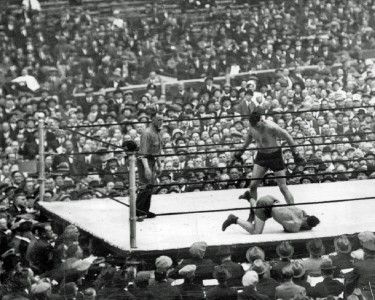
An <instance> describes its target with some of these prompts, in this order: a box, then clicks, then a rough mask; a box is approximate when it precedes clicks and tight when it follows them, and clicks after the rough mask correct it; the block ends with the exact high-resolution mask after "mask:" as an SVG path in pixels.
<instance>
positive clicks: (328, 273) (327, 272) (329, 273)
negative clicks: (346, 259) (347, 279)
mask: <svg viewBox="0 0 375 300" xmlns="http://www.w3.org/2000/svg"><path fill="white" fill-rule="evenodd" d="M334 269H335V266H334V265H333V264H332V260H331V259H330V258H325V259H324V260H323V261H322V263H321V265H320V270H321V273H322V276H323V278H324V279H323V281H322V282H319V283H318V284H317V285H316V286H314V287H313V288H312V289H311V290H310V291H309V296H311V297H314V298H326V297H329V296H336V297H338V296H339V295H340V294H341V293H342V292H343V291H344V285H343V284H342V283H341V282H340V281H338V280H336V279H334V278H333V274H334Z"/></svg>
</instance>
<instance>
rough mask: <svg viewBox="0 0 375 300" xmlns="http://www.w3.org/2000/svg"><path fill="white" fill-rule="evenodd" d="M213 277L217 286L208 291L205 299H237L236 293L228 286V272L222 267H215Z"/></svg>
mask: <svg viewBox="0 0 375 300" xmlns="http://www.w3.org/2000/svg"><path fill="white" fill-rule="evenodd" d="M213 277H214V278H215V279H216V280H217V281H218V283H219V284H218V285H217V286H215V287H213V288H212V289H210V290H208V292H207V295H206V299H207V300H216V299H226V300H235V299H237V291H236V290H235V289H234V288H232V287H229V286H228V279H229V278H230V273H229V272H228V270H227V269H226V268H224V267H222V266H217V267H215V270H214V272H213Z"/></svg>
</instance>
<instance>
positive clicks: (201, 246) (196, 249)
mask: <svg viewBox="0 0 375 300" xmlns="http://www.w3.org/2000/svg"><path fill="white" fill-rule="evenodd" d="M206 249H207V243H206V242H196V243H194V244H193V245H191V247H190V249H189V252H190V254H191V255H192V256H194V257H199V258H203V257H204V255H205V253H206Z"/></svg>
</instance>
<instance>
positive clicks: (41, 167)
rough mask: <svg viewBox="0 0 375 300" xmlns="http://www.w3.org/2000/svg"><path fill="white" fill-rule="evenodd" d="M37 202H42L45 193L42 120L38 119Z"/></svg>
mask: <svg viewBox="0 0 375 300" xmlns="http://www.w3.org/2000/svg"><path fill="white" fill-rule="evenodd" d="M38 131H39V132H38V135H39V179H38V181H39V200H40V201H44V191H45V164H44V119H43V118H40V119H39V124H38Z"/></svg>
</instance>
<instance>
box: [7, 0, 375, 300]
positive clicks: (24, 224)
mask: <svg viewBox="0 0 375 300" xmlns="http://www.w3.org/2000/svg"><path fill="white" fill-rule="evenodd" d="M24 2H25V5H26V4H28V5H29V6H30V7H31V8H33V7H37V6H34V5H36V4H35V3H36V2H37V1H24ZM208 2H209V1H208ZM307 2H308V3H307V5H305V6H304V7H302V8H301V7H299V6H298V1H285V2H284V1H280V2H272V1H269V2H267V3H266V2H261V3H260V5H257V6H244V7H243V8H242V9H241V10H233V9H231V8H230V7H228V8H226V9H225V10H224V11H223V10H219V9H218V7H216V6H215V5H213V4H212V3H211V4H210V5H209V7H207V8H206V9H209V13H207V12H206V16H205V18H204V20H203V23H202V24H199V23H196V22H195V21H194V20H193V16H191V15H189V13H188V12H187V13H186V14H185V13H184V14H182V16H177V14H174V13H172V12H166V11H160V10H158V9H157V7H154V9H153V10H152V13H151V14H150V15H149V16H148V17H147V18H146V17H145V18H138V19H137V18H129V20H128V19H125V18H124V17H123V16H122V15H121V13H120V12H118V11H115V12H114V14H113V15H112V16H110V17H107V18H97V17H92V16H90V14H89V12H87V11H85V10H84V9H82V8H79V7H78V8H67V9H66V10H64V11H62V12H61V14H59V15H58V17H56V16H53V17H51V16H47V15H46V14H44V13H43V10H42V11H39V12H38V11H35V10H33V9H31V10H26V11H25V10H22V9H19V10H7V9H4V10H2V11H1V12H0V56H1V59H0V86H1V90H0V91H1V92H0V120H1V128H0V148H1V149H0V150H1V151H0V153H1V159H0V298H1V297H2V299H4V300H8V299H72V300H73V299H96V298H97V299H168V298H167V297H168V296H166V295H171V297H174V298H172V299H181V297H183V299H204V298H205V297H206V298H207V299H217V297H218V296H220V295H221V296H223V295H225V296H223V297H224V298H225V299H231V297H232V298H233V299H237V297H238V298H239V299H254V298H256V299H267V298H270V299H271V298H275V297H276V298H280V299H291V298H294V297H295V296H298V299H307V298H306V297H314V298H316V297H318V298H323V297H325V296H328V295H331V296H332V295H334V296H337V295H340V294H341V293H343V292H345V293H346V294H347V295H350V294H352V293H353V291H354V294H355V296H351V297H358V298H359V299H361V298H360V297H361V294H360V293H359V291H358V290H357V289H355V288H360V289H361V291H362V293H363V295H364V296H365V297H366V296H367V294H366V293H368V292H370V291H371V284H372V283H374V282H372V280H373V279H372V277H371V276H370V273H371V272H372V270H373V269H374V266H373V264H374V262H373V260H374V258H373V257H374V251H375V236H374V234H373V233H368V232H367V233H363V234H361V235H360V236H359V237H358V238H359V241H360V242H361V248H362V250H359V251H354V252H353V253H352V254H351V255H350V252H351V250H352V249H351V245H350V242H349V241H348V239H347V238H346V237H339V238H337V239H336V240H335V247H336V252H337V253H338V254H337V255H334V256H330V257H329V258H327V257H321V256H322V255H323V254H324V247H323V245H322V242H321V241H320V240H318V239H317V240H313V241H311V242H310V243H309V244H308V251H309V253H310V254H311V257H310V258H309V259H306V260H302V261H297V262H296V261H291V258H292V255H293V247H292V246H291V245H290V244H289V243H283V244H281V245H280V246H279V247H278V248H277V249H278V250H277V251H278V255H279V256H280V261H270V262H266V259H265V255H264V253H263V252H262V250H261V249H258V248H252V249H250V250H249V251H248V252H247V253H246V258H247V260H248V264H247V265H244V268H243V267H240V265H238V264H236V263H233V262H231V252H230V249H228V248H226V247H223V249H221V250H220V251H221V252H220V253H219V254H218V256H219V257H220V261H217V262H216V263H214V262H213V261H211V260H210V259H205V258H204V254H205V250H206V246H207V245H206V244H205V243H203V242H199V243H195V244H194V245H193V246H192V248H191V249H190V254H191V257H186V258H185V259H184V260H183V261H182V263H180V264H177V263H176V261H175V262H173V261H172V259H170V258H168V257H165V256H163V257H159V258H158V259H157V260H156V263H155V267H156V270H155V272H154V273H153V272H151V273H150V272H145V271H144V270H142V268H140V267H139V266H138V269H139V271H140V272H138V273H137V272H135V271H134V266H131V264H128V265H127V266H126V267H123V266H116V265H115V264H113V263H109V260H108V257H106V259H103V258H100V257H97V255H98V253H97V249H93V247H92V244H91V243H90V242H89V241H88V240H87V239H86V237H82V235H80V233H79V231H78V229H77V228H76V227H75V226H73V225H69V226H67V227H66V228H65V230H64V231H63V232H58V231H56V228H55V227H54V226H53V225H54V224H53V222H52V223H51V220H49V219H46V218H45V216H43V214H41V213H40V211H39V207H38V201H39V195H38V188H39V182H38V179H37V178H38V171H39V169H38V168H39V166H38V167H37V166H36V161H37V159H38V152H39V150H38V149H39V144H40V136H39V134H38V131H37V127H38V122H39V120H41V119H42V120H43V122H45V125H46V131H45V135H44V137H45V143H44V148H45V152H46V155H45V166H44V168H45V173H46V180H45V194H44V199H43V200H44V201H70V200H77V199H90V198H93V197H103V196H106V197H107V196H111V197H115V196H121V195H127V194H128V191H127V189H128V186H127V178H128V159H127V156H126V153H124V152H123V151H122V150H121V149H122V145H123V144H124V142H126V141H129V140H133V141H135V142H137V143H139V139H140V135H141V133H142V131H143V130H144V128H145V127H146V126H147V122H148V121H149V115H148V109H149V108H150V107H153V108H155V107H156V108H157V109H158V110H159V111H161V112H163V114H164V116H165V119H166V121H165V123H164V126H163V128H162V130H161V139H162V144H163V148H164V149H163V154H165V156H164V157H161V158H160V160H161V166H162V168H161V172H160V174H159V176H158V183H160V184H165V186H160V187H158V188H155V193H173V192H174V193H180V192H188V191H201V190H213V189H229V188H243V187H246V186H248V184H249V180H250V179H249V178H250V177H251V172H252V165H253V158H254V155H255V153H256V151H255V150H248V151H245V153H244V155H243V156H242V159H243V161H242V162H236V161H233V154H234V151H235V150H236V148H238V147H240V146H241V145H242V143H243V142H244V138H245V136H246V134H247V129H248V126H249V123H248V120H247V118H246V115H248V114H249V112H250V111H252V110H254V109H258V110H260V111H262V112H263V113H264V114H265V118H268V119H270V120H272V121H274V122H276V123H277V124H278V125H280V126H281V127H282V128H285V129H286V130H287V131H288V132H289V133H290V134H291V135H292V136H293V137H294V138H295V140H296V142H297V143H298V144H300V146H298V147H297V151H298V152H300V153H301V154H302V155H303V156H304V157H305V158H306V159H307V164H306V165H305V166H295V164H294V161H293V158H292V156H291V153H290V149H289V148H283V154H284V159H285V162H286V164H287V175H288V178H287V180H288V183H289V184H294V183H310V182H326V181H335V180H358V179H367V178H374V175H375V174H374V172H375V158H374V155H375V143H374V141H375V133H374V132H375V125H374V124H375V122H374V112H375V111H374V105H375V65H374V63H373V62H372V60H364V59H361V54H360V50H361V49H362V48H371V47H373V45H374V21H373V13H372V12H373V7H372V6H371V5H372V3H371V2H372V1H354V0H348V1H322V0H320V1H318V0H314V1H313V0H311V1H307ZM33 3H34V4H33ZM202 3H205V1H200V3H197V1H195V2H194V1H192V2H190V4H193V5H195V4H199V5H201V4H202ZM204 6H205V7H206V5H205V4H204ZM188 8H189V7H188ZM352 59H354V60H355V61H354V63H353V62H352ZM335 63H339V65H338V66H337V65H336V64H335ZM307 65H317V67H316V68H315V69H314V70H313V71H311V72H309V73H305V72H303V67H301V66H307ZM268 68H275V69H276V71H275V72H274V73H269V74H268V75H269V76H268V78H266V79H265V80H263V79H262V80H258V78H254V77H249V76H244V77H243V78H245V80H242V81H240V82H237V80H232V81H230V80H228V81H227V82H226V83H223V82H220V84H217V81H216V82H214V81H213V80H212V76H218V75H225V74H226V73H228V72H231V73H232V74H235V73H236V72H246V71H249V70H254V69H258V70H261V69H268ZM159 75H167V76H172V77H177V78H179V79H181V78H203V77H204V78H205V80H204V84H202V85H201V86H199V87H196V86H195V87H192V86H189V85H188V84H185V85H184V83H182V82H180V83H178V86H177V90H174V89H166V93H164V89H162V93H161V94H160V93H159V90H158V89H157V87H156V84H158V83H159V81H160V77H159ZM137 83H146V84H147V90H146V91H145V93H144V95H142V96H141V97H138V96H137V95H136V93H135V91H133V90H131V89H126V90H123V89H121V88H122V87H125V86H129V85H133V84H137ZM104 88H114V90H113V91H105V90H104ZM96 91H98V92H96ZM78 93H84V95H85V96H84V97H80V98H77V97H75V96H74V95H76V94H78ZM362 106H365V107H362ZM352 107H354V108H352ZM347 108H350V109H347ZM318 109H322V111H320V112H317V111H313V112H310V111H309V110H318ZM327 109H330V110H327ZM109 123H110V124H112V123H114V124H115V125H111V126H107V125H105V124H109ZM117 123H121V124H117ZM68 125H69V126H75V125H87V126H89V127H85V128H67V126H68ZM91 125H92V127H90V126H91ZM282 145H284V144H282ZM250 147H251V148H254V147H256V145H255V144H251V145H250ZM116 150H120V151H117V152H111V151H116ZM206 150H207V151H209V152H215V151H216V150H221V151H219V152H216V153H202V152H205V151H206ZM321 173H323V174H321ZM325 173H335V175H333V174H332V175H331V174H325ZM272 176H273V175H272V174H271V173H270V174H267V175H266V177H265V180H264V182H263V184H264V185H272V184H274V180H273V179H272ZM204 181H209V182H208V183H204ZM186 182H189V183H190V184H186ZM191 183H193V184H191ZM288 251H289V252H288ZM288 253H289V254H288ZM243 256H244V255H243ZM353 259H355V261H354V262H353ZM217 265H218V266H217ZM334 267H335V268H334ZM352 267H354V272H352V273H349V274H350V276H347V279H346V284H345V288H344V285H343V284H342V281H343V280H342V279H341V281H340V280H339V281H337V280H335V279H333V278H337V277H343V273H340V271H339V270H340V269H346V268H352ZM146 269H147V268H146ZM310 275H311V276H310ZM314 275H315V276H321V275H322V276H323V277H324V281H323V282H322V283H319V284H317V285H315V287H312V286H311V284H312V283H313V281H314V280H313V279H311V278H313V276H314ZM181 277H182V278H184V283H183V284H182V285H178V284H177V283H178V282H177V283H176V282H175V283H174V285H173V286H172V285H170V283H171V282H172V281H173V280H174V279H178V278H179V279H181ZM212 277H214V278H215V279H216V280H217V283H218V285H217V286H216V287H214V288H212V289H210V288H207V287H203V285H202V280H203V279H210V278H212ZM308 278H310V279H309V280H307V279H308ZM284 281H285V282H284ZM282 282H283V283H282ZM293 282H294V283H293ZM368 282H370V285H368ZM325 284H327V286H328V285H329V286H330V287H332V286H334V290H333V289H332V290H331V289H328V288H326V287H325V286H324V285H325ZM296 285H298V287H296ZM285 286H293V293H294V292H295V294H285V289H284V288H285ZM233 287H236V289H234V288H233ZM271 287H272V288H271ZM368 287H370V291H369V290H368ZM237 290H240V291H241V292H238V291H237ZM322 290H323V291H325V293H328V294H327V295H325V296H322V294H321V293H322ZM328 291H329V292H328ZM163 293H165V294H163ZM297 294H298V295H297ZM300 294H302V295H300ZM352 299H356V298H352Z"/></svg>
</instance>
